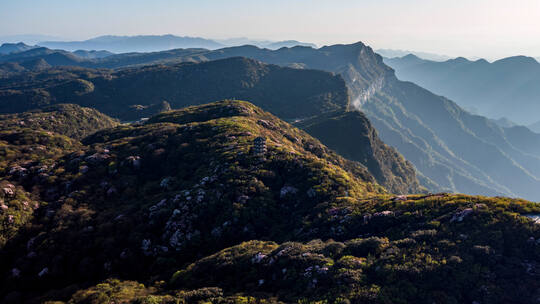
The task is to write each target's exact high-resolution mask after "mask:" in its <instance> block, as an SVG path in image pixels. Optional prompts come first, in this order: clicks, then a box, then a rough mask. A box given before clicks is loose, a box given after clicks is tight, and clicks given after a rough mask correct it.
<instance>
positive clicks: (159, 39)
mask: <svg viewBox="0 0 540 304" xmlns="http://www.w3.org/2000/svg"><path fill="white" fill-rule="evenodd" d="M38 44H39V45H40V46H44V47H47V48H52V49H62V50H67V51H75V50H87V51H91V50H106V51H109V52H113V53H130V52H156V51H165V50H172V49H180V48H182V49H188V48H205V49H210V50H213V49H218V48H222V47H226V46H239V45H255V46H258V47H262V48H269V49H279V48H282V47H293V46H297V45H301V46H310V47H316V45H315V44H311V43H304V42H299V41H296V40H286V41H269V40H252V39H248V38H233V39H225V40H211V39H205V38H199V37H179V36H174V35H161V36H158V35H146V36H100V37H96V38H92V39H88V40H84V41H43V42H39V43H38Z"/></svg>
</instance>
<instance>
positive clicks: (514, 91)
mask: <svg viewBox="0 0 540 304" xmlns="http://www.w3.org/2000/svg"><path fill="white" fill-rule="evenodd" d="M385 63H386V64H388V65H389V66H390V67H392V68H393V69H395V70H396V75H397V77H398V78H399V79H402V80H406V81H412V82H414V83H416V84H418V85H420V86H422V87H425V88H426V89H428V90H430V91H433V92H435V93H437V94H440V95H444V96H446V97H448V98H450V99H452V100H454V101H456V102H457V103H458V104H459V105H460V106H462V107H464V108H467V109H471V110H474V111H475V112H476V113H478V114H480V115H485V116H488V117H491V118H501V117H506V118H508V119H509V120H511V121H513V122H515V123H517V124H521V125H529V124H532V123H535V122H537V121H539V120H540V117H538V113H540V86H539V85H538V84H539V83H540V63H538V61H536V60H535V59H534V58H532V57H525V56H516V57H509V58H504V59H501V60H497V61H495V62H493V63H490V62H488V61H486V60H483V59H481V60H477V61H470V60H467V59H465V58H456V59H452V60H448V61H445V62H435V61H430V60H424V59H421V58H419V57H417V56H415V55H407V56H404V57H399V58H390V59H385Z"/></svg>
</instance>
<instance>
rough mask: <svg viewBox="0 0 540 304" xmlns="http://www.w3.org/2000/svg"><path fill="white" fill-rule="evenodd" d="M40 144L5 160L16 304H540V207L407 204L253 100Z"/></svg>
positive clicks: (10, 281) (9, 280)
mask: <svg viewBox="0 0 540 304" xmlns="http://www.w3.org/2000/svg"><path fill="white" fill-rule="evenodd" d="M86 113H87V114H88V115H91V114H90V113H89V112H86ZM40 114H41V112H36V113H35V115H40ZM25 115H29V114H25ZM21 128H22V127H21V126H10V131H6V132H22V131H23V129H21ZM34 128H35V129H34ZM24 131H25V132H34V133H32V134H42V136H41V137H33V136H30V137H28V136H27V137H23V136H22V135H17V136H10V135H9V134H8V135H6V137H5V139H4V141H3V142H2V143H3V145H4V147H6V148H7V149H10V150H15V149H19V150H17V151H19V152H18V153H7V154H6V153H5V154H3V155H2V168H6V169H4V171H1V173H2V176H3V178H2V180H3V181H2V184H1V185H0V186H2V187H1V189H2V191H3V192H1V194H2V195H3V198H2V202H3V204H4V205H5V206H7V207H8V208H7V209H5V210H2V213H1V216H2V217H1V220H2V227H3V228H2V229H3V230H1V231H0V233H1V234H0V235H1V236H2V240H3V241H2V242H3V243H2V245H1V246H3V247H2V249H1V250H0V259H1V260H2V261H3V262H2V264H1V265H0V271H1V273H2V274H3V275H2V279H1V285H0V286H1V288H0V295H1V297H2V299H3V300H2V301H4V302H6V303H20V302H36V303H37V302H43V301H53V300H55V301H64V302H68V303H110V302H116V303H198V302H200V301H206V302H212V303H250V302H258V303H276V302H279V301H281V302H288V303H290V302H293V303H294V302H302V303H307V302H312V301H325V302H330V303H343V302H352V303H364V302H373V303H411V302H415V303H432V302H433V301H437V302H440V303H463V302H472V301H478V302H479V303H534V301H535V299H537V298H538V297H539V296H540V294H538V291H539V290H540V288H539V287H540V286H539V285H538V282H540V280H538V275H539V271H540V269H539V267H540V266H539V265H540V242H539V241H538V240H539V239H540V226H539V225H537V224H534V222H533V221H531V220H530V219H527V218H526V217H524V216H523V215H528V214H535V213H540V207H539V206H538V205H536V204H533V203H529V202H525V201H521V200H511V199H504V198H488V197H481V196H465V195H449V194H437V195H433V194H426V195H407V196H392V195H390V194H387V192H386V191H385V190H384V189H383V188H382V187H381V186H379V185H377V184H376V183H375V178H374V177H373V176H372V175H371V174H370V173H369V172H368V170H367V169H366V168H365V167H364V166H362V165H360V164H359V163H357V162H352V161H348V160H346V159H344V158H342V157H341V156H338V155H337V154H336V153H334V152H332V151H331V150H329V149H328V148H326V147H325V146H323V145H322V144H321V143H320V142H318V141H317V140H316V139H314V138H312V137H311V136H309V135H307V134H306V133H305V132H303V131H301V130H299V129H296V128H294V127H293V126H291V125H289V124H288V123H286V122H284V121H281V120H279V119H277V118H276V117H275V116H273V115H271V114H269V113H267V112H264V111H263V110H261V109H260V108H257V107H255V106H254V105H252V104H250V103H247V102H240V101H223V102H217V103H211V104H207V105H202V106H193V107H188V108H184V109H181V110H175V111H170V112H164V113H162V114H159V115H157V116H154V117H152V118H151V119H150V120H148V121H147V122H145V123H142V124H141V123H138V124H133V125H120V126H117V127H114V128H109V129H105V130H101V131H98V132H96V133H94V134H92V135H90V136H88V137H85V138H84V139H83V140H82V142H80V141H78V140H77V139H75V138H69V137H66V136H64V135H59V134H57V133H54V132H51V131H44V130H42V129H41V128H40V127H36V126H31V127H25V128H24ZM257 136H263V137H265V138H266V146H267V152H266V153H265V154H263V155H258V154H254V153H253V140H254V138H256V137H257ZM40 144H46V145H47V149H36V147H38V145H40ZM32 151H35V152H32ZM7 168H11V169H13V168H16V169H14V170H11V169H10V170H7ZM10 215H11V219H10ZM51 303H52V302H51ZM56 303H58V302H56Z"/></svg>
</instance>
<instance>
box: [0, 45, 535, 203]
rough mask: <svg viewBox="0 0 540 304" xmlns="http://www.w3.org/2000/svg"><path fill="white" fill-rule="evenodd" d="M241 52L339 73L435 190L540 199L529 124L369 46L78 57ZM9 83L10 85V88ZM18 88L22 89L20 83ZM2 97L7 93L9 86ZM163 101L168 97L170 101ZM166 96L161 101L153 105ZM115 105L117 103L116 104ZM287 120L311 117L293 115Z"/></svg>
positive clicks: (167, 58)
mask: <svg viewBox="0 0 540 304" xmlns="http://www.w3.org/2000/svg"><path fill="white" fill-rule="evenodd" d="M32 51H33V50H31V51H27V52H22V53H20V54H19V55H20V57H18V58H15V57H13V59H14V60H15V61H24V60H26V59H30V58H33V59H35V58H43V57H45V56H42V57H39V56H38V57H35V56H34V57H33V56H26V55H25V53H28V52H32ZM49 56H51V55H50V54H49ZM237 56H243V57H249V58H253V59H256V60H260V61H262V62H266V63H271V64H277V65H281V66H287V67H293V68H295V69H296V70H298V71H301V70H302V69H317V70H323V71H328V72H332V73H335V74H339V75H340V76H341V77H342V78H343V79H344V80H345V83H346V85H347V89H348V91H349V95H350V96H351V100H352V104H354V105H355V106H356V107H357V108H358V109H360V110H362V111H363V112H364V113H365V114H366V115H367V117H368V118H369V120H370V121H371V122H372V123H373V125H374V126H375V128H376V129H377V130H378V133H379V135H380V137H381V139H382V140H383V141H384V142H385V143H387V144H389V145H390V146H393V147H395V148H396V149H397V150H398V151H399V152H400V153H401V154H402V155H403V156H405V158H406V159H407V160H409V161H410V162H411V163H413V164H414V166H415V167H416V169H417V170H418V172H419V175H418V176H419V177H420V178H421V179H423V180H422V184H423V185H425V186H428V185H429V186H428V188H429V189H431V190H432V191H439V190H443V189H445V190H447V191H456V192H463V193H479V194H489V195H509V196H519V197H525V198H529V199H537V198H538V197H540V190H537V189H540V188H539V187H538V185H539V179H538V176H537V173H536V172H540V171H539V170H538V168H540V162H539V154H540V153H539V152H538V150H536V149H535V148H529V149H526V150H525V149H524V148H523V145H521V146H516V142H520V143H525V142H534V140H536V137H534V136H533V135H532V134H534V133H532V132H526V131H524V130H523V129H522V128H517V129H513V130H512V131H508V129H507V128H502V127H500V126H499V125H498V124H497V123H495V122H493V121H492V120H490V119H487V118H485V117H482V116H477V115H472V114H470V113H469V112H467V111H465V110H463V109H462V108H461V107H459V106H458V105H457V104H456V103H454V102H452V101H451V100H449V99H446V98H444V97H441V96H438V95H436V94H433V93H431V92H430V91H428V90H426V89H423V88H422V87H420V86H418V85H416V84H413V83H410V82H404V81H400V80H399V79H398V78H397V77H396V76H395V74H394V71H393V70H392V69H391V68H390V67H388V66H386V65H385V64H384V63H383V59H382V57H381V56H379V55H377V54H375V53H374V52H373V50H372V49H371V48H369V47H367V46H366V45H364V44H362V43H356V44H352V45H334V46H327V47H322V48H320V49H314V48H310V47H299V46H298V47H293V48H282V49H279V50H269V49H261V48H257V47H255V46H242V47H230V48H223V49H219V50H215V51H209V50H204V49H179V50H171V51H166V52H154V53H139V54H118V55H112V56H108V57H106V58H102V59H94V60H84V59H80V58H79V59H78V60H74V61H73V63H72V64H74V65H78V66H85V67H93V68H103V67H108V68H118V67H125V66H141V65H147V64H156V63H159V64H165V65H174V64H178V62H203V61H211V60H217V59H223V58H230V57H237ZM21 58H22V59H21ZM409 59H412V60H413V61H414V60H416V59H415V58H409ZM0 60H2V57H0ZM456 60H457V61H463V59H456ZM146 82H147V80H144V83H146ZM113 83H114V81H113ZM148 83H149V82H148ZM10 86H11V85H9V86H4V88H5V89H8V88H10ZM11 89H16V86H13V87H11ZM126 91H129V90H126ZM36 92H38V93H39V91H36ZM3 94H6V93H5V90H4V93H3ZM158 94H160V93H158ZM148 96H150V95H148ZM152 96H155V95H152ZM230 97H238V98H240V97H239V96H230ZM249 97H251V96H246V98H245V99H249ZM39 98H43V97H39ZM39 98H37V99H35V100H39ZM47 98H48V97H46V98H45V99H47ZM162 99H163V100H165V101H169V100H167V98H162ZM161 101H162V100H155V101H154V102H153V103H156V102H161ZM207 101H210V100H207ZM12 104H18V103H16V102H15V103H12ZM84 105H87V106H88V104H84ZM109 106H111V107H112V104H111V105H109ZM172 106H173V108H174V107H175V106H174V105H172ZM102 109H103V108H102ZM103 110H104V109H103ZM268 110H270V111H272V109H268ZM104 111H105V112H107V111H106V110H104ZM295 114H297V113H295ZM307 116H308V115H306V117H307ZM283 118H286V119H297V118H304V117H302V116H300V115H289V116H284V117H283ZM336 132H339V131H338V130H336ZM509 132H512V133H513V134H514V137H512V138H511V137H510V136H508V134H509ZM515 136H518V138H516V137H515ZM531 146H534V145H531ZM334 148H335V149H337V148H336V147H334Z"/></svg>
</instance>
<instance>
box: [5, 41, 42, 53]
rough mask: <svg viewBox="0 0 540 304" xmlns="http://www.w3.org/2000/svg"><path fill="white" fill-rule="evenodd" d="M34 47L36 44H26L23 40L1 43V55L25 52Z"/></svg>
mask: <svg viewBox="0 0 540 304" xmlns="http://www.w3.org/2000/svg"><path fill="white" fill-rule="evenodd" d="M33 48H35V46H30V45H26V44H24V43H22V42H19V43H4V44H2V45H0V55H5V54H10V53H18V52H23V51H27V50H31V49H33Z"/></svg>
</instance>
